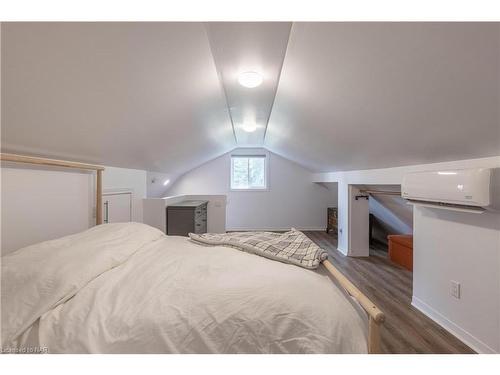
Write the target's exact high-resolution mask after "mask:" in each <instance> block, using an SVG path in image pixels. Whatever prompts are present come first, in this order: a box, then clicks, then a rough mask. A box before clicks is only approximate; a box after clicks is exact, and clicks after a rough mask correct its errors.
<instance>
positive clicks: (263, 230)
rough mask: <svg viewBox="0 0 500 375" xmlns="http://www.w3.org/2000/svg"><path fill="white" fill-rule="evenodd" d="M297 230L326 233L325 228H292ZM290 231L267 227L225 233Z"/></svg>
mask: <svg viewBox="0 0 500 375" xmlns="http://www.w3.org/2000/svg"><path fill="white" fill-rule="evenodd" d="M294 228H295V229H297V230H300V231H311V232H318V231H321V232H326V227H322V228H301V227H294ZM289 230H290V227H286V228H275V227H269V228H226V231H228V232H288V231H289Z"/></svg>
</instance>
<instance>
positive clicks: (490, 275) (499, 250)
mask: <svg viewBox="0 0 500 375" xmlns="http://www.w3.org/2000/svg"><path fill="white" fill-rule="evenodd" d="M414 215H415V226H414V233H415V236H414V245H413V246H414V256H413V299H412V304H413V305H414V306H415V307H417V308H418V309H420V310H421V311H422V312H424V313H425V314H427V315H429V316H430V317H431V318H433V319H434V320H436V321H437V322H438V323H440V324H441V325H442V326H444V327H445V328H447V329H448V330H450V331H451V332H453V333H454V334H455V335H456V336H458V337H459V338H461V339H462V340H463V341H464V342H465V343H467V344H469V346H471V347H472V348H473V349H475V350H477V351H479V352H482V353H500V285H499V283H500V215H499V214H492V213H489V212H486V213H483V214H474V213H466V212H459V213H458V212H451V211H445V210H440V209H435V208H424V207H419V206H415V208H414ZM451 280H454V281H458V282H459V283H460V285H461V295H460V299H456V298H455V297H453V296H452V295H451V294H450V288H451V285H450V283H451Z"/></svg>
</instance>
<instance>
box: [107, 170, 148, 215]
mask: <svg viewBox="0 0 500 375" xmlns="http://www.w3.org/2000/svg"><path fill="white" fill-rule="evenodd" d="M146 178H147V172H146V171H143V170H140V169H126V168H116V167H106V169H105V170H104V174H103V177H102V188H103V191H105V192H106V191H119V190H130V191H132V221H138V222H142V199H143V198H146V196H147V188H146Z"/></svg>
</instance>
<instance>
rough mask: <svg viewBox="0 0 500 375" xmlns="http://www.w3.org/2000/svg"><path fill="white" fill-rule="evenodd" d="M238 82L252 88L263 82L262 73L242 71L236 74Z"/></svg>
mask: <svg viewBox="0 0 500 375" xmlns="http://www.w3.org/2000/svg"><path fill="white" fill-rule="evenodd" d="M238 82H239V84H240V85H241V86H244V87H248V88H250V89H253V88H254V87H257V86H260V85H261V84H262V82H264V78H263V77H262V74H259V73H257V72H243V73H241V74H240V75H239V76H238Z"/></svg>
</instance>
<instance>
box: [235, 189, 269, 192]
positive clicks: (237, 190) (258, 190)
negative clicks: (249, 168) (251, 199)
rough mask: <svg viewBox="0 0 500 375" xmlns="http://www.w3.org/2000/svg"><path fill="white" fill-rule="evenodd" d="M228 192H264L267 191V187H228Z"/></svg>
mask: <svg viewBox="0 0 500 375" xmlns="http://www.w3.org/2000/svg"><path fill="white" fill-rule="evenodd" d="M229 191H230V192H240V193H246V192H261V193H262V192H265V191H269V188H263V189H229Z"/></svg>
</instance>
